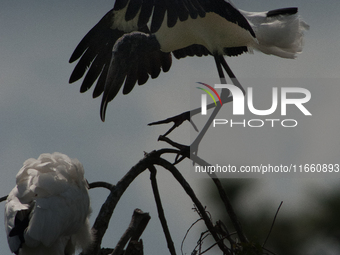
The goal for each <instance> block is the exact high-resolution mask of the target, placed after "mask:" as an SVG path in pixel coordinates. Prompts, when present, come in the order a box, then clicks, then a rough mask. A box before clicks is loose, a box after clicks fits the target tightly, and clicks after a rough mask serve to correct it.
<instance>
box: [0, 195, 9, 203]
mask: <svg viewBox="0 0 340 255" xmlns="http://www.w3.org/2000/svg"><path fill="white" fill-rule="evenodd" d="M7 197H8V196H4V197H0V203H1V202H3V201H6V200H7Z"/></svg>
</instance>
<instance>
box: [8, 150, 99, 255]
mask: <svg viewBox="0 0 340 255" xmlns="http://www.w3.org/2000/svg"><path fill="white" fill-rule="evenodd" d="M90 212H91V208H90V199H89V195H88V185H87V181H86V180H85V178H84V169H83V166H82V164H81V163H80V162H79V161H78V160H77V159H70V158H69V157H68V156H66V155H64V154H61V153H53V154H47V153H46V154H41V155H40V156H39V158H38V159H33V158H31V159H28V160H26V161H25V162H24V165H23V167H22V168H21V169H20V171H19V173H18V174H17V176H16V186H15V187H14V189H13V190H12V191H11V192H10V194H9V195H8V198H7V203H6V207H5V226H6V232H7V238H8V244H9V247H10V249H11V251H12V252H14V253H16V254H20V255H33V254H34V255H43V254H44V255H47V254H48V255H65V254H68V255H71V254H74V252H75V249H76V247H79V248H82V249H85V248H87V247H88V246H89V244H91V240H92V234H91V230H90V227H89V221H88V217H89V215H90Z"/></svg>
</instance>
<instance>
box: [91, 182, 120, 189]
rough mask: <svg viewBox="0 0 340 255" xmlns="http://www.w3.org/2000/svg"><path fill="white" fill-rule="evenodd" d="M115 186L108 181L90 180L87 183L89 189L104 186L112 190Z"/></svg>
mask: <svg viewBox="0 0 340 255" xmlns="http://www.w3.org/2000/svg"><path fill="white" fill-rule="evenodd" d="M114 187H115V186H114V185H113V184H111V183H108V182H91V183H89V189H94V188H106V189H108V190H112V189H113V188H114Z"/></svg>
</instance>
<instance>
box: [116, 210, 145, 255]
mask: <svg viewBox="0 0 340 255" xmlns="http://www.w3.org/2000/svg"><path fill="white" fill-rule="evenodd" d="M150 218H151V217H150V215H149V214H148V213H144V212H143V211H142V210H140V209H135V210H134V212H133V215H132V219H131V222H130V225H129V227H128V228H127V230H126V231H125V233H124V234H123V235H122V237H121V238H120V240H119V242H118V244H117V245H116V247H115V249H114V251H113V252H112V255H120V254H121V253H122V252H123V249H124V247H125V245H126V244H127V243H128V241H129V240H130V239H131V241H134V243H133V244H132V246H136V243H138V239H139V237H140V236H141V235H142V233H143V231H144V229H145V228H146V225H147V224H148V222H149V220H150ZM130 249H132V248H131V247H130ZM140 254H142V253H140Z"/></svg>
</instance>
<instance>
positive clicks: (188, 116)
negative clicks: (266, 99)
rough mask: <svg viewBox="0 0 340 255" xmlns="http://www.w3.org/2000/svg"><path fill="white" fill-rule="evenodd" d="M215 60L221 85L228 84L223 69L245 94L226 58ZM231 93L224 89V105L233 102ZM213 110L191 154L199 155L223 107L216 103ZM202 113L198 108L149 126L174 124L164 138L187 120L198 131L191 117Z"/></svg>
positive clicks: (222, 94)
mask: <svg viewBox="0 0 340 255" xmlns="http://www.w3.org/2000/svg"><path fill="white" fill-rule="evenodd" d="M214 59H215V63H216V67H217V71H218V75H219V77H220V82H221V84H227V82H226V79H225V76H224V72H223V69H222V67H223V68H224V70H225V71H226V73H227V74H228V76H229V77H230V79H231V81H232V83H233V84H234V85H235V86H237V87H239V88H240V89H241V90H242V91H243V93H245V91H244V89H243V87H242V85H241V84H240V82H239V81H238V79H237V78H236V76H235V74H234V73H233V72H232V70H231V69H230V67H229V65H228V64H227V62H226V60H225V59H224V57H223V56H221V55H214ZM229 93H230V92H229V90H228V89H222V91H221V95H220V97H221V100H222V103H223V104H225V103H229V102H231V101H232V100H233V98H232V97H229ZM211 108H214V110H213V112H212V113H211V115H210V117H209V119H208V121H207V122H206V124H205V125H204V127H203V129H202V130H201V132H200V133H199V134H198V136H197V137H196V139H195V140H194V142H193V143H192V144H191V146H190V149H191V152H193V153H194V154H196V153H197V150H198V146H199V144H200V142H201V140H202V139H203V137H204V135H205V134H206V132H207V130H208V129H209V127H210V125H211V123H212V122H213V120H214V118H215V117H216V115H217V114H218V112H219V111H220V109H221V105H219V104H218V105H217V106H215V104H214V103H212V104H209V105H207V109H211ZM200 112H201V108H197V109H194V110H191V111H187V112H184V113H181V114H179V115H176V116H174V117H171V118H168V119H165V120H161V121H157V122H153V123H150V124H149V125H150V126H151V125H158V124H165V123H169V122H174V125H173V126H172V127H171V128H170V129H169V130H168V131H167V132H166V133H165V134H164V135H163V136H167V135H168V134H169V133H170V132H171V131H172V130H174V129H175V128H176V127H178V126H180V125H181V124H182V123H183V122H184V121H185V120H188V121H190V122H191V124H192V125H193V127H194V128H195V130H196V131H198V130H197V128H196V126H195V125H194V124H193V122H192V120H191V117H192V116H194V115H196V114H198V113H200Z"/></svg>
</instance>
